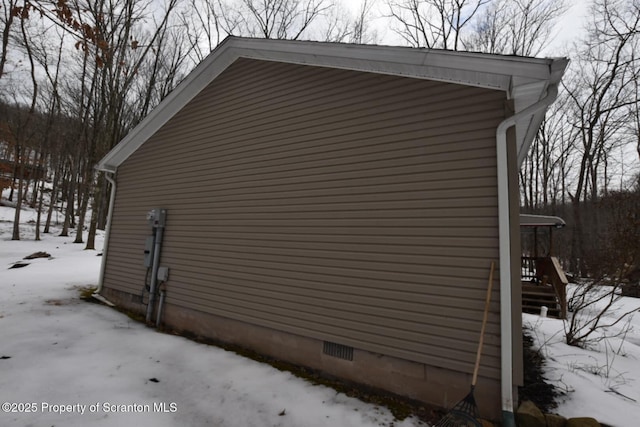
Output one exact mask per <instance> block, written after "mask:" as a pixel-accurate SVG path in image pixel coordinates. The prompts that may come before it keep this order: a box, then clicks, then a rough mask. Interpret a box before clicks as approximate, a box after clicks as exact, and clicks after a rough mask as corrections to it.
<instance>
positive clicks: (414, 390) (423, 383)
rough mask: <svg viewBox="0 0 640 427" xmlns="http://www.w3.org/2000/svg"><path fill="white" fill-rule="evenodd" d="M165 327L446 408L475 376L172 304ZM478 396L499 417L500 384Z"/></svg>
mask: <svg viewBox="0 0 640 427" xmlns="http://www.w3.org/2000/svg"><path fill="white" fill-rule="evenodd" d="M102 295H103V296H104V297H105V298H107V299H109V300H110V301H112V302H113V303H115V304H116V305H117V306H119V307H122V308H125V309H127V310H130V311H133V312H138V313H141V314H144V312H145V309H146V307H145V306H144V305H143V304H141V303H139V302H137V301H136V300H137V296H135V295H132V294H128V293H125V292H122V291H117V290H113V289H108V288H105V289H103V291H102ZM162 325H163V326H164V327H167V328H169V329H171V330H175V331H177V332H182V333H185V334H187V335H196V336H198V337H201V338H204V339H211V340H217V341H221V342H224V343H229V344H234V345H237V346H239V347H242V348H246V349H249V350H252V351H255V352H258V353H261V354H264V355H267V356H270V357H273V358H275V359H278V360H282V361H285V362H290V363H293V364H296V365H300V366H304V367H307V368H312V369H315V370H318V371H321V372H322V373H324V374H327V375H329V376H332V377H337V378H340V379H344V380H347V381H351V382H355V383H358V384H362V385H365V386H369V387H374V388H377V389H381V390H386V391H389V392H392V393H395V394H398V395H401V396H405V397H408V398H411V399H415V400H419V401H423V402H425V403H428V404H431V405H435V406H438V407H442V408H450V407H452V406H453V405H455V404H456V403H457V402H458V401H460V400H461V399H462V398H464V397H465V396H466V395H467V393H468V392H469V388H470V384H471V377H472V375H471V372H470V373H469V374H462V373H460V372H455V371H451V370H448V369H443V368H439V367H434V366H428V365H426V364H423V363H418V362H413V361H409V360H404V359H400V358H396V357H391V356H385V355H382V354H377V353H372V352H369V351H365V350H360V349H358V348H354V349H353V360H343V359H340V358H338V357H334V356H330V355H327V354H325V353H324V352H323V348H324V347H323V346H324V342H323V341H321V340H317V339H313V338H307V337H303V336H299V335H295V334H290V333H286V332H281V331H277V330H275V329H271V328H265V327H261V326H258V325H252V324H249V323H245V322H241V321H237V320H233V319H228V318H224V317H220V316H216V315H212V314H208V313H204V312H200V311H196V310H191V309H187V308H183V307H178V306H175V305H171V304H167V305H165V306H164V307H163V312H162ZM474 396H475V398H476V402H477V404H478V407H479V408H480V411H481V416H482V417H483V418H486V419H496V420H497V419H499V417H500V383H499V382H498V381H495V380H492V379H490V378H486V377H482V376H480V377H479V379H478V384H477V387H476V391H475V393H474Z"/></svg>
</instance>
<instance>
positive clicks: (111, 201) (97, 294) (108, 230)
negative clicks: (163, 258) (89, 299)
mask: <svg viewBox="0 0 640 427" xmlns="http://www.w3.org/2000/svg"><path fill="white" fill-rule="evenodd" d="M112 175H114V172H105V174H104V176H105V178H106V179H107V181H109V183H111V195H110V197H109V212H108V213H107V226H106V228H105V233H104V244H103V247H102V262H101V263H100V277H99V278H98V289H96V291H95V292H94V294H93V297H94V298H96V299H98V300H100V301H102V302H104V303H105V304H107V305H111V306H113V303H111V302H110V301H108V300H107V299H106V298H105V297H103V296H102V295H100V292H102V285H103V283H104V271H105V269H106V267H107V248H108V247H109V235H110V234H111V218H113V207H114V205H115V201H116V181H115V179H113V178H112Z"/></svg>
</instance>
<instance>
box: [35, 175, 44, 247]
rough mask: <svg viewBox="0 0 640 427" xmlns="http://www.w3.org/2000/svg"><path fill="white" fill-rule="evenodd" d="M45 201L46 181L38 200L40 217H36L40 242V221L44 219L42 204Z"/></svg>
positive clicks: (37, 238) (37, 235) (37, 234)
mask: <svg viewBox="0 0 640 427" xmlns="http://www.w3.org/2000/svg"><path fill="white" fill-rule="evenodd" d="M43 199H44V179H43V180H42V186H41V188H40V199H39V200H38V216H37V217H36V238H35V240H40V220H41V218H42V202H43Z"/></svg>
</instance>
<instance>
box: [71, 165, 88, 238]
mask: <svg viewBox="0 0 640 427" xmlns="http://www.w3.org/2000/svg"><path fill="white" fill-rule="evenodd" d="M87 167H90V166H87ZM87 175H89V177H88V178H87V179H86V181H85V183H84V191H83V192H82V204H81V205H80V206H79V209H78V225H77V227H76V239H75V240H74V241H73V243H84V241H83V240H82V233H83V232H84V220H85V217H86V216H87V207H88V205H89V194H90V192H91V187H92V186H93V183H92V181H93V179H92V178H91V177H92V176H93V174H92V173H91V172H89V173H88V174H87ZM78 195H79V193H78ZM91 216H93V215H91Z"/></svg>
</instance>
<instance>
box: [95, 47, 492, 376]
mask: <svg viewBox="0 0 640 427" xmlns="http://www.w3.org/2000/svg"><path fill="white" fill-rule="evenodd" d="M504 115H505V97H504V94H503V93H501V92H497V91H489V90H485V89H479V88H472V87H463V86H460V85H452V84H446V83H439V82H433V81H427V80H418V79H409V78H401V77H393V76H385V75H377V74H367V73H361V72H354V71H346V70H338V69H326V68H320V67H308V66H302V65H291V64H282V63H276V62H267V61H255V60H243V59H241V60H238V61H236V62H235V63H234V64H233V65H232V66H231V67H229V68H228V69H227V70H226V71H224V72H223V73H222V74H221V75H220V76H219V77H218V78H217V79H215V80H214V81H213V82H212V83H211V84H210V85H209V86H208V87H207V88H206V89H205V90H204V91H202V92H201V93H200V94H199V95H198V96H196V98H194V99H193V100H192V101H191V102H190V103H189V104H188V105H187V106H186V107H185V108H184V109H183V110H181V111H180V112H179V113H178V114H177V115H175V116H174V117H173V118H172V119H171V120H170V121H169V122H168V123H167V124H165V125H164V127H163V128H161V129H160V130H159V131H158V132H157V133H156V134H155V135H154V136H153V137H151V138H150V139H149V140H148V141H147V142H146V143H145V144H144V145H143V146H142V147H141V148H140V149H138V150H137V151H136V152H135V153H134V154H133V155H132V156H131V157H130V158H129V159H127V160H126V161H125V162H124V163H123V164H122V165H121V167H120V168H119V169H118V175H117V181H118V188H117V193H116V204H115V210H114V216H113V221H112V229H111V235H110V240H109V248H108V251H109V255H108V258H107V263H106V273H105V280H104V286H105V287H107V288H112V289H116V290H119V291H125V292H128V293H132V294H140V292H141V290H142V286H143V283H144V278H145V268H144V267H143V266H142V258H143V257H142V250H143V246H144V239H145V237H146V235H148V234H149V233H150V229H149V228H148V226H147V223H146V221H145V214H146V212H147V211H148V210H149V209H151V208H154V207H162V208H165V209H167V210H168V214H167V228H166V232H165V240H164V245H163V251H162V258H161V265H163V266H167V267H169V268H170V278H169V281H168V283H167V303H169V304H172V305H176V306H181V307H186V308H190V309H194V310H199V311H202V312H206V313H211V314H215V315H219V316H223V317H228V318H231V319H235V320H241V321H245V322H248V323H252V324H257V325H261V326H266V327H271V328H274V329H277V330H281V331H284V332H290V333H295V334H299V335H303V336H308V337H312V338H316V339H320V340H328V341H332V342H337V343H340V344H345V345H350V346H353V347H356V348H360V349H364V350H368V351H373V352H378V353H382V354H386V355H390V356H395V357H400V358H404V359H408V360H412V361H417V362H422V363H426V364H429V365H432V366H438V367H446V368H449V369H453V370H457V371H461V372H471V370H472V364H473V362H474V357H475V349H476V346H477V342H478V338H479V336H478V335H479V325H480V321H481V319H482V309H483V304H484V293H485V290H486V286H487V278H488V273H489V262H490V260H497V259H498V219H497V214H498V213H497V183H496V162H495V157H496V155H495V128H496V126H497V124H498V123H499V122H500V121H501V120H502V119H503V118H504ZM496 277H498V276H497V275H496ZM494 289H496V292H494V298H493V303H492V314H491V316H490V322H489V325H488V334H487V337H486V346H485V351H484V356H483V360H482V362H483V370H482V372H483V373H484V374H485V375H489V376H491V377H493V378H499V366H500V365H499V358H500V356H499V341H500V340H499V323H498V322H499V319H498V304H499V297H498V291H497V289H498V283H497V280H496V283H495V285H494Z"/></svg>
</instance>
